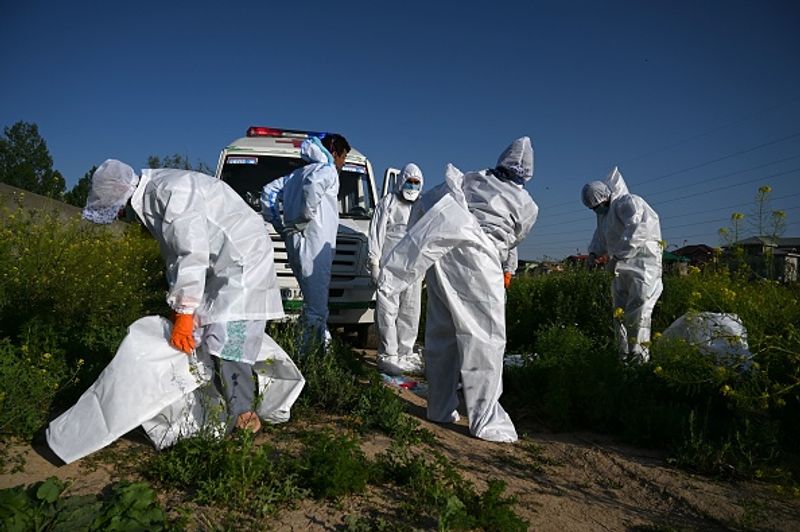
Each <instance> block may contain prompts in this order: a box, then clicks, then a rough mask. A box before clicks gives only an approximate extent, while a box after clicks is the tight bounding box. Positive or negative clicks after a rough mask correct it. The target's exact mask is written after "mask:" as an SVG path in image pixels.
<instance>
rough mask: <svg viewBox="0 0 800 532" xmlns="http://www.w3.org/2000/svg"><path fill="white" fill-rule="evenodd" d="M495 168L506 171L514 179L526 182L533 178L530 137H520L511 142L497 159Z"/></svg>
mask: <svg viewBox="0 0 800 532" xmlns="http://www.w3.org/2000/svg"><path fill="white" fill-rule="evenodd" d="M497 167H498V168H503V169H505V170H507V171H508V172H509V173H510V174H511V176H512V177H514V178H516V179H520V180H524V181H528V180H529V179H530V178H531V177H533V146H532V145H531V139H530V137H520V138H518V139H517V140H515V141H514V142H512V143H511V144H510V145H509V146H508V148H506V149H505V150H504V151H503V153H501V154H500V157H498V159H497Z"/></svg>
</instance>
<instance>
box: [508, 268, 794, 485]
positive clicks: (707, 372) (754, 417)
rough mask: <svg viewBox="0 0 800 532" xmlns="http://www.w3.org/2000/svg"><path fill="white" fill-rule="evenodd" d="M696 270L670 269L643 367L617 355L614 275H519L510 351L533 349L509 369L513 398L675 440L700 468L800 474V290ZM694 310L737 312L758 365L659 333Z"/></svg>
mask: <svg viewBox="0 0 800 532" xmlns="http://www.w3.org/2000/svg"><path fill="white" fill-rule="evenodd" d="M690 270H691V271H690V273H689V275H686V276H677V275H667V276H665V278H664V284H665V288H664V293H663V294H662V296H661V299H660V300H659V302H658V304H657V305H656V308H655V311H654V313H653V331H654V335H653V340H652V343H651V346H650V351H651V353H650V354H651V359H650V361H649V362H648V363H646V364H643V365H641V366H632V367H628V366H625V365H623V364H622V363H621V361H620V359H619V356H618V354H617V353H616V348H615V343H614V340H613V331H612V310H613V309H612V308H611V300H610V296H609V294H610V284H609V280H610V277H609V276H608V274H606V273H605V272H584V271H571V272H565V273H563V274H554V275H549V276H540V277H529V278H522V279H518V280H516V281H515V282H514V283H512V288H511V289H510V290H509V298H508V310H507V313H508V320H509V344H508V351H509V352H520V351H522V352H523V353H525V355H524V360H525V363H524V364H523V366H522V367H520V368H515V369H510V370H508V371H507V372H506V376H505V386H506V388H505V394H504V399H503V400H504V403H505V404H507V405H508V406H509V407H510V408H511V409H512V410H513V411H514V413H515V414H516V415H517V416H525V417H529V418H530V417H533V418H535V419H538V420H540V421H541V422H544V423H546V424H547V425H549V426H551V427H553V428H555V429H558V430H567V429H579V428H588V429H593V430H600V431H606V432H611V433H616V434H620V435H622V436H624V437H626V438H627V439H629V440H630V441H633V442H635V443H640V444H647V445H652V446H657V447H664V448H667V449H669V450H670V451H671V452H672V455H673V460H674V462H675V463H677V464H679V465H681V466H684V467H687V468H691V469H695V470H698V471H702V472H706V473H712V474H716V475H725V476H735V477H762V478H763V477H765V476H768V475H770V474H772V473H770V472H773V473H775V474H776V475H784V476H785V466H787V464H788V466H787V467H794V469H793V474H794V475H795V479H797V478H800V469H798V468H797V467H796V466H791V464H796V463H797V462H796V460H795V456H794V455H796V454H797V448H796V442H797V441H798V438H800V429H798V427H799V426H800V330H799V329H798V327H799V324H800V288H799V287H798V285H796V284H795V285H782V284H779V283H776V282H774V281H764V280H753V281H751V280H748V279H745V278H743V277H741V276H739V275H735V274H734V275H731V274H728V273H727V271H725V270H718V269H714V268H709V269H708V270H706V271H700V270H698V269H697V268H690ZM559 294H561V295H559ZM694 311H708V312H719V313H734V314H737V315H738V316H739V317H740V318H741V319H742V321H743V323H744V324H745V326H746V328H747V330H748V342H749V346H750V350H751V352H753V354H754V359H753V362H752V365H751V366H750V367H746V366H742V365H736V364H727V365H726V364H722V363H720V362H719V361H718V360H716V359H715V358H713V357H712V356H709V355H707V354H703V353H701V352H700V351H699V349H698V348H697V347H695V346H692V345H689V344H687V343H686V342H684V341H679V340H667V339H664V338H659V332H660V331H663V330H664V329H665V328H666V327H667V326H668V325H670V324H671V323H672V322H673V321H674V320H675V319H677V318H678V317H680V316H681V315H683V314H684V313H686V312H694ZM526 331H527V332H526ZM530 331H534V332H533V333H531V332H530Z"/></svg>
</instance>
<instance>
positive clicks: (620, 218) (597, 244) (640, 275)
mask: <svg viewBox="0 0 800 532" xmlns="http://www.w3.org/2000/svg"><path fill="white" fill-rule="evenodd" d="M581 200H582V201H583V204H584V205H585V206H586V207H588V208H589V209H592V210H593V211H594V212H595V214H596V215H597V229H596V230H595V232H594V236H593V237H592V241H591V243H590V244H589V265H593V264H594V263H595V261H596V260H597V257H600V256H602V255H605V254H608V258H609V262H608V265H607V268H608V269H609V271H611V272H612V273H613V274H614V280H613V282H612V284H611V296H612V299H613V304H614V327H615V334H616V338H617V343H618V345H619V351H620V354H621V355H622V357H623V358H624V360H625V361H626V362H633V363H642V362H647V360H649V358H650V353H649V350H648V347H647V346H648V344H649V343H650V320H651V317H652V315H653V308H654V307H655V306H656V301H658V298H659V296H661V291H662V290H663V284H662V282H661V269H662V265H661V253H662V245H661V224H660V222H659V219H658V214H656V211H654V210H653V209H652V207H650V205H648V204H647V202H646V201H645V200H643V199H642V198H641V197H639V196H637V195H635V194H631V193H629V192H628V187H627V185H626V184H625V180H624V179H623V178H622V174H621V173H620V171H619V169H618V168H616V167H614V169H613V170H611V172H610V173H609V174H608V176H606V179H605V180H604V181H592V182H590V183H587V184H586V185H584V187H583V190H582V191H581Z"/></svg>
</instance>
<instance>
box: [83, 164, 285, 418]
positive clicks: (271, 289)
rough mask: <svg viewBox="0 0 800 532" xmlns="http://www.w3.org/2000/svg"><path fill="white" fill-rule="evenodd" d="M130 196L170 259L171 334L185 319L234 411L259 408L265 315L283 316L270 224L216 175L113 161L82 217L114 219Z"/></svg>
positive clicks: (99, 176) (100, 173)
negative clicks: (257, 374)
mask: <svg viewBox="0 0 800 532" xmlns="http://www.w3.org/2000/svg"><path fill="white" fill-rule="evenodd" d="M128 201H130V203H129V206H130V208H131V209H132V211H133V212H135V214H136V216H137V217H138V219H139V221H140V222H141V223H143V224H144V225H145V227H147V229H148V230H149V231H150V233H151V234H152V235H153V237H154V238H155V239H156V241H157V242H158V243H159V246H160V248H161V255H162V257H163V259H164V261H165V262H166V277H167V282H168V285H169V290H168V293H167V303H168V304H169V306H170V307H171V308H172V309H173V310H174V311H175V313H176V320H175V325H174V326H173V327H172V334H173V340H174V336H175V333H176V331H177V330H178V329H179V328H180V327H179V325H178V321H179V320H180V321H182V323H184V324H186V325H187V327H186V331H185V334H186V335H187V336H188V337H189V338H190V339H192V337H194V339H193V340H192V345H191V346H190V349H194V345H195V344H196V343H198V342H199V344H200V345H199V349H200V350H201V351H202V352H204V353H205V354H207V355H213V357H214V360H215V361H216V364H217V366H218V370H219V376H220V379H221V381H222V386H223V389H222V393H223V394H224V396H225V399H226V404H227V407H228V414H229V415H230V416H231V418H234V417H236V416H239V415H240V414H245V413H251V412H253V410H254V406H255V381H254V374H253V364H254V363H255V362H256V359H257V357H258V356H259V353H260V352H261V347H262V343H263V338H264V328H265V325H266V321H267V320H271V319H278V318H282V317H283V315H284V314H283V308H282V304H281V299H280V293H279V291H278V285H277V277H276V274H275V265H274V258H273V250H272V242H271V241H270V240H269V238H268V237H267V235H266V232H265V231H264V226H263V222H262V221H261V219H260V218H259V216H258V215H257V214H255V213H254V212H253V211H252V209H250V208H249V206H248V205H247V204H246V203H245V202H244V200H242V198H241V197H240V196H239V195H238V194H237V193H236V192H235V191H234V190H233V189H232V188H230V187H229V186H228V185H227V184H226V183H224V182H222V181H220V180H219V179H216V178H214V177H211V176H208V175H205V174H202V173H199V172H191V171H186V170H177V169H147V170H143V171H142V176H141V178H140V177H138V176H136V175H135V173H134V171H133V169H132V168H131V167H130V166H128V165H126V164H124V163H122V162H120V161H116V160H113V159H109V160H107V161H105V162H104V163H103V164H102V165H101V166H100V167H99V168H98V169H97V171H96V172H95V173H94V175H93V177H92V189H91V192H90V194H89V198H88V201H87V205H86V208H85V209H84V214H83V215H84V218H86V219H88V220H91V221H93V222H95V223H110V222H111V221H112V220H113V219H114V217H115V214H114V211H115V210H117V211H118V210H119V209H120V207H121V206H123V205H125V204H126V203H127V202H128ZM181 349H184V348H183V347H181ZM184 350H186V351H187V353H188V352H189V350H187V349H184ZM184 356H185V355H184ZM151 369H152V370H153V371H158V370H157V368H151ZM128 377H129V378H134V377H133V376H128ZM123 378H125V376H124V375H123Z"/></svg>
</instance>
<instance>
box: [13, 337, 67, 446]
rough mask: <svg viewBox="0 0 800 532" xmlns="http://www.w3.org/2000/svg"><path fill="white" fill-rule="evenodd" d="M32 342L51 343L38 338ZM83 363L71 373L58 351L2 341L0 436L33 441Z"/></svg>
mask: <svg viewBox="0 0 800 532" xmlns="http://www.w3.org/2000/svg"><path fill="white" fill-rule="evenodd" d="M32 340H36V341H41V340H47V337H46V336H36V337H34V338H33V339H32ZM81 364H82V360H78V362H77V364H76V368H74V369H73V370H70V368H68V367H67V364H66V362H65V360H64V354H63V352H61V351H60V350H58V349H57V348H55V347H48V346H47V343H44V345H41V342H40V345H36V344H28V343H23V344H22V345H20V346H16V345H14V344H12V343H11V342H10V341H9V340H8V339H0V384H1V386H2V387H0V434H2V435H15V436H21V437H24V438H30V437H32V436H33V434H34V433H35V432H36V431H37V430H39V428H41V427H42V425H43V424H44V423H45V422H46V421H47V412H48V411H49V409H50V405H51V403H52V402H53V398H54V397H55V396H56V394H58V392H59V389H60V388H61V387H62V386H64V385H65V384H69V383H71V382H72V381H73V380H74V378H75V374H76V373H77V371H78V370H79V369H80V366H81Z"/></svg>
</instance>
